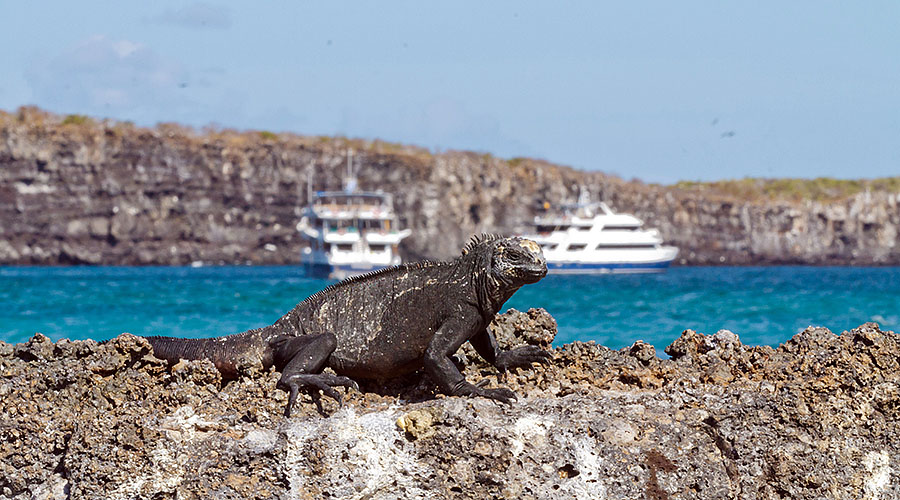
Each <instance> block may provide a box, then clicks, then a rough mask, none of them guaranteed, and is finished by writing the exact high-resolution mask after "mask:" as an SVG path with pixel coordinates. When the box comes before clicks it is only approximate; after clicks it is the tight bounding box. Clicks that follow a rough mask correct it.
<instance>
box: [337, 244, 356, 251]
mask: <svg viewBox="0 0 900 500" xmlns="http://www.w3.org/2000/svg"><path fill="white" fill-rule="evenodd" d="M335 246H336V247H337V251H338V252H352V251H353V244H351V243H338V244H337V245H335Z"/></svg>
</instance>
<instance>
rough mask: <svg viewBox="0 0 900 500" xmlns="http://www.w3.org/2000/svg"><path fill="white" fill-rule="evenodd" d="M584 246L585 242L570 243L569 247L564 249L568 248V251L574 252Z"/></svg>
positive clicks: (582, 248)
mask: <svg viewBox="0 0 900 500" xmlns="http://www.w3.org/2000/svg"><path fill="white" fill-rule="evenodd" d="M586 247H587V243H572V244H571V245H569V248H567V249H566V250H568V251H570V252H575V251H578V250H584V249H585V248H586Z"/></svg>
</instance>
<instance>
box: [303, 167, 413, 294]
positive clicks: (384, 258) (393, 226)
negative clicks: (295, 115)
mask: <svg viewBox="0 0 900 500" xmlns="http://www.w3.org/2000/svg"><path fill="white" fill-rule="evenodd" d="M349 171H350V158H349V155H348V173H349ZM309 198H310V203H309V205H307V206H306V207H305V208H304V209H303V212H302V217H301V219H300V222H298V223H297V231H299V232H300V235H301V236H303V237H304V238H305V239H307V240H308V241H309V243H310V245H309V247H307V248H304V249H303V258H302V261H303V263H304V264H305V265H306V266H307V270H308V273H309V274H310V275H311V276H320V277H325V278H330V279H344V278H346V277H348V276H354V275H357V274H363V273H367V272H370V271H376V270H378V269H383V268H385V267H390V266H396V265H399V264H400V255H399V253H398V252H397V247H398V245H399V244H400V241H401V240H403V238H406V237H407V236H409V235H410V230H409V229H403V230H401V229H400V228H399V227H398V226H399V225H398V220H397V214H396V213H395V212H394V206H393V200H392V197H391V195H390V194H388V193H384V192H382V191H358V190H356V179H355V178H354V177H353V176H352V175H348V179H347V182H346V184H345V187H344V191H319V192H317V193H315V194H311V195H310V197H309Z"/></svg>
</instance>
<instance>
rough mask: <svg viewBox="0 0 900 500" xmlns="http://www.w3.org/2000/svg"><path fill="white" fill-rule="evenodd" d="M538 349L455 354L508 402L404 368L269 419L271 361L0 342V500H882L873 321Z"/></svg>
mask: <svg viewBox="0 0 900 500" xmlns="http://www.w3.org/2000/svg"><path fill="white" fill-rule="evenodd" d="M493 328H494V331H495V333H496V335H497V337H498V342H499V343H500V344H501V345H507V346H509V345H514V344H521V343H529V344H535V345H542V346H546V345H548V344H549V343H550V342H551V341H552V340H553V336H554V335H555V321H554V320H553V318H552V317H550V315H549V314H547V313H546V312H545V311H543V310H540V309H532V310H530V311H528V312H519V311H515V310H512V311H509V312H507V313H505V314H503V315H501V316H500V317H498V319H497V320H496V321H495V323H494V326H493ZM552 352H553V354H554V361H553V362H552V364H550V365H547V366H543V365H536V366H534V367H532V368H530V369H522V370H518V371H516V372H512V373H507V374H505V375H499V374H497V373H496V370H494V369H493V368H492V367H489V366H487V365H486V364H484V363H483V362H482V361H481V360H480V358H479V357H478V356H477V355H476V354H474V352H473V351H471V349H470V348H469V347H468V346H467V345H466V346H464V348H463V349H461V351H460V353H458V356H459V357H460V358H462V360H463V361H462V362H463V363H464V364H465V366H464V374H465V375H466V377H467V379H469V380H470V381H472V382H477V381H479V380H481V379H487V380H488V381H489V383H490V385H492V386H493V385H503V386H506V387H509V388H510V389H512V390H514V391H515V392H516V393H517V394H519V396H520V399H519V401H518V402H516V403H514V404H513V405H511V406H503V405H498V404H496V403H494V402H491V401H488V400H484V399H481V398H458V397H444V396H442V395H438V394H436V393H435V392H436V391H435V388H434V386H433V384H431V383H430V382H429V381H428V380H427V378H426V377H417V376H415V375H413V376H408V377H405V378H403V379H398V380H392V381H388V382H386V383H381V384H379V383H373V382H364V383H363V384H361V385H362V389H363V391H362V392H353V391H351V392H350V393H348V394H347V396H346V398H345V400H346V404H345V405H344V407H343V408H342V409H338V408H337V405H336V404H334V403H333V402H331V401H326V402H325V403H324V404H325V411H326V413H327V415H328V416H327V417H323V416H321V415H319V414H318V413H317V412H316V411H315V405H313V404H311V403H310V400H309V398H308V397H302V398H301V400H300V401H299V402H298V404H297V405H296V407H295V412H296V414H295V417H293V418H290V419H285V418H284V417H282V416H281V411H282V409H283V405H284V402H285V401H286V395H285V394H284V393H283V392H281V391H278V390H275V381H276V380H277V377H278V374H277V373H275V372H273V371H269V372H265V373H263V372H259V371H256V372H254V371H250V372H248V374H247V376H245V377H243V378H241V379H239V380H237V381H233V382H230V383H228V384H225V385H224V386H223V385H222V381H221V377H220V376H219V374H218V372H217V371H216V370H215V368H214V367H213V366H212V364H211V363H209V362H206V361H197V362H184V361H183V362H180V363H178V364H177V365H175V366H174V367H172V368H169V367H167V365H166V364H165V363H164V362H163V361H160V360H158V359H156V358H155V357H153V356H152V355H151V354H150V350H149V344H147V342H146V341H145V340H143V339H141V338H139V337H135V336H132V335H130V334H122V335H120V336H118V337H116V338H114V339H112V340H110V341H109V342H106V343H104V344H100V343H97V342H94V341H68V340H61V341H58V342H56V343H53V342H50V341H49V339H47V338H46V337H44V336H41V335H36V336H35V337H33V338H32V339H31V340H29V341H28V342H25V343H22V344H6V343H0V375H2V378H0V498H17V499H18V498H70V497H71V498H110V499H116V498H122V499H124V498H176V496H177V497H178V498H233V497H235V496H239V497H242V498H319V497H321V496H322V495H324V494H325V493H329V494H332V495H335V496H337V497H340V498H376V499H379V498H385V499H386V498H424V497H428V498H547V497H553V498H591V497H601V498H602V497H610V498H617V497H628V498H635V497H649V498H670V497H671V498H759V497H767V498H771V497H777V496H790V497H792V498H821V497H833V498H841V497H843V498H863V497H865V496H868V497H870V498H898V497H900V490H898V484H900V440H898V439H896V436H897V435H898V433H900V365H898V362H900V336H898V335H897V334H895V333H893V332H883V331H881V330H880V329H879V328H878V326H877V325H875V324H872V323H867V324H864V325H862V326H860V327H859V328H856V329H853V330H851V331H848V332H844V333H842V334H841V335H835V334H833V333H831V332H830V331H828V330H826V329H824V328H810V329H807V330H805V331H804V332H801V333H799V334H797V335H795V336H794V337H793V338H792V339H791V340H789V341H788V342H786V343H785V344H783V345H781V346H779V347H778V348H771V347H768V346H761V347H748V346H744V345H743V344H741V343H740V340H739V339H738V338H737V336H736V335H734V334H733V333H731V332H728V331H724V330H723V331H720V332H718V333H716V334H714V335H702V334H698V333H696V332H693V331H691V330H687V331H685V332H684V333H683V334H682V335H681V337H679V338H678V339H677V340H676V341H675V342H673V343H672V344H671V345H669V346H668V347H666V349H665V352H666V353H667V354H669V355H670V356H671V358H670V359H661V358H659V357H658V356H657V355H656V354H657V353H656V349H655V348H654V347H653V346H651V345H650V344H646V343H644V342H642V341H638V342H635V343H634V344H633V345H632V346H630V347H626V348H623V349H620V350H617V351H613V350H610V349H608V348H606V347H603V346H600V345H597V344H595V343H592V342H589V343H582V342H575V343H571V344H566V345H563V346H560V347H557V348H554V349H553V351H552Z"/></svg>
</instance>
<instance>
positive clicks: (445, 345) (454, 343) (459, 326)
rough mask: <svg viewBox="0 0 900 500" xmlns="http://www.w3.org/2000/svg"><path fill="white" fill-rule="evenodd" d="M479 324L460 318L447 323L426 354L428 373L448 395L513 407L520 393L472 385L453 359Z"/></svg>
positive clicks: (464, 317)
mask: <svg viewBox="0 0 900 500" xmlns="http://www.w3.org/2000/svg"><path fill="white" fill-rule="evenodd" d="M479 320H480V317H478V316H476V315H469V316H467V315H460V316H457V317H455V318H451V319H449V320H447V321H446V322H444V324H442V325H441V326H440V328H439V329H438V331H437V332H435V334H434V337H432V339H431V342H430V343H429V344H428V349H427V350H426V351H425V360H424V365H425V371H426V372H427V373H428V375H429V376H430V377H431V379H432V380H434V381H435V382H436V383H437V384H438V386H439V387H440V388H441V390H442V391H443V392H444V393H445V394H449V395H452V396H481V397H485V398H489V399H494V400H496V401H500V402H501V403H507V404H510V403H512V402H513V401H515V400H516V393H514V392H513V391H511V390H509V389H506V388H498V389H483V388H481V387H478V386H476V385H473V384H471V383H469V382H468V381H466V378H465V377H464V376H463V374H462V373H460V371H459V369H458V368H457V367H456V365H455V364H454V363H453V360H452V359H451V356H452V355H453V354H455V353H456V351H457V350H459V346H461V345H462V344H463V343H464V342H465V341H466V340H468V339H469V335H470V334H469V332H471V331H472V330H473V329H475V328H477V327H478V321H479Z"/></svg>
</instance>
